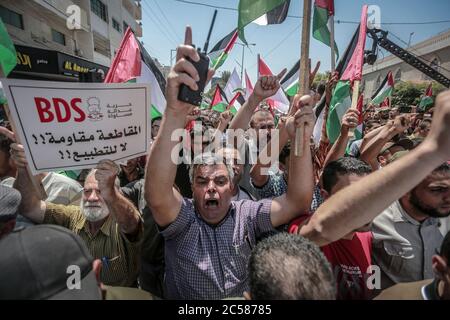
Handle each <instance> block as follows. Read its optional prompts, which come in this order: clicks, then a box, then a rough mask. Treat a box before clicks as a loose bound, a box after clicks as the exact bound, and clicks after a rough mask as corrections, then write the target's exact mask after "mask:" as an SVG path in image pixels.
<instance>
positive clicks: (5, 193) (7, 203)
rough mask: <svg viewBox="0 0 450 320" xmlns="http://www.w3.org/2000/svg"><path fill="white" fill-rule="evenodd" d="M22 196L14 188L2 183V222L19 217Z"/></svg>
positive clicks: (0, 191)
mask: <svg viewBox="0 0 450 320" xmlns="http://www.w3.org/2000/svg"><path fill="white" fill-rule="evenodd" d="M21 199H22V196H21V194H20V192H19V191H17V190H16V189H14V188H11V187H7V186H3V185H0V222H5V221H9V220H11V219H14V218H16V217H17V211H18V208H19V205H20V201H21Z"/></svg>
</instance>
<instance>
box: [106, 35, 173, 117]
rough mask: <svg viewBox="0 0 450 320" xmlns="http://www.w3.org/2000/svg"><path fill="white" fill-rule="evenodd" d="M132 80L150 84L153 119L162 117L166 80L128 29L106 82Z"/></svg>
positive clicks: (164, 105) (164, 106)
mask: <svg viewBox="0 0 450 320" xmlns="http://www.w3.org/2000/svg"><path fill="white" fill-rule="evenodd" d="M130 80H131V81H134V82H136V83H149V84H150V88H151V93H150V102H151V117H152V119H154V118H156V117H162V115H163V113H164V110H165V108H166V98H165V97H164V94H163V92H164V88H165V87H166V80H165V79H164V76H163V75H162V73H161V71H159V69H158V67H157V66H156V64H155V62H154V61H153V59H152V58H151V57H150V55H149V54H148V52H147V51H146V50H145V48H144V47H143V46H142V45H141V44H140V43H139V41H138V40H137V39H136V37H135V36H134V33H133V31H131V29H130V28H128V29H127V31H126V32H125V35H124V37H123V39H122V43H121V44H120V47H119V50H118V52H117V55H116V56H115V57H114V60H113V62H112V63H111V68H110V69H109V71H108V74H107V75H106V77H105V81H104V82H105V83H119V82H127V81H130Z"/></svg>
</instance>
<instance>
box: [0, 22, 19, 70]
mask: <svg viewBox="0 0 450 320" xmlns="http://www.w3.org/2000/svg"><path fill="white" fill-rule="evenodd" d="M16 64H17V56H16V48H15V47H14V44H13V42H12V40H11V38H10V37H9V34H8V31H7V30H6V27H5V25H4V24H3V21H2V19H1V18H0V67H1V69H2V73H3V77H5V78H6V77H7V76H8V75H9V73H10V72H11V71H12V70H13V69H14V68H15V66H16Z"/></svg>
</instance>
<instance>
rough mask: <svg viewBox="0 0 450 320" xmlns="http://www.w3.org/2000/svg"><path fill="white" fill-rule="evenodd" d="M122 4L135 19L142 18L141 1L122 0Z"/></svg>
mask: <svg viewBox="0 0 450 320" xmlns="http://www.w3.org/2000/svg"><path fill="white" fill-rule="evenodd" d="M122 6H123V7H124V8H125V9H126V10H127V11H128V13H129V14H130V15H131V16H132V17H133V19H135V20H142V7H141V3H140V1H134V0H122Z"/></svg>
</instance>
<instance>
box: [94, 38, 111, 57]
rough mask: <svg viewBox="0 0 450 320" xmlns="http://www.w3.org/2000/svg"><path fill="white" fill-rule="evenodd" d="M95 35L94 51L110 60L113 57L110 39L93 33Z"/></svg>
mask: <svg viewBox="0 0 450 320" xmlns="http://www.w3.org/2000/svg"><path fill="white" fill-rule="evenodd" d="M93 35H94V51H95V52H98V53H100V54H102V55H104V56H106V57H108V58H110V57H111V47H110V45H111V44H110V42H109V39H107V38H105V37H103V36H101V35H100V34H98V33H97V32H93Z"/></svg>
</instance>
